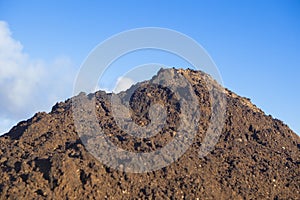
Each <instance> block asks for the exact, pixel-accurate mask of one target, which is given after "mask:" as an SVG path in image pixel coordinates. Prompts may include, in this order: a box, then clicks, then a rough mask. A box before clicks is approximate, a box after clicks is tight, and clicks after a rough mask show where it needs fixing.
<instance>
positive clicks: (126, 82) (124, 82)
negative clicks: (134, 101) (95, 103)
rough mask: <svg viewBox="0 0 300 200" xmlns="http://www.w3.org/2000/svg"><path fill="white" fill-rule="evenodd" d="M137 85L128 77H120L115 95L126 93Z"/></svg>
mask: <svg viewBox="0 0 300 200" xmlns="http://www.w3.org/2000/svg"><path fill="white" fill-rule="evenodd" d="M134 83H135V81H134V80H132V79H131V78H128V77H123V76H121V77H119V78H118V80H117V84H116V86H115V89H114V90H113V91H114V92H115V93H118V92H121V91H125V90H127V89H129V88H130V86H132V85H133V84H134Z"/></svg>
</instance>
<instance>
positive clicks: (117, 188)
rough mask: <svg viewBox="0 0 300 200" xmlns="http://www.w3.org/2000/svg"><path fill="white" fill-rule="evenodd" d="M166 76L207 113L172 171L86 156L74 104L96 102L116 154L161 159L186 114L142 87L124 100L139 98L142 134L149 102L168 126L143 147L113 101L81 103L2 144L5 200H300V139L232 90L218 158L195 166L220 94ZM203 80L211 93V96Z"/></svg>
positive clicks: (99, 97)
mask: <svg viewBox="0 0 300 200" xmlns="http://www.w3.org/2000/svg"><path fill="white" fill-rule="evenodd" d="M168 70H171V71H172V73H175V74H176V73H180V74H182V75H183V76H185V77H186V78H187V80H188V81H189V82H190V83H191V85H192V86H193V90H194V91H195V94H196V95H197V98H198V100H199V105H200V110H201V120H200V123H199V127H198V133H197V135H196V137H195V138H194V140H193V143H192V145H191V146H190V147H189V149H188V150H187V151H186V152H185V153H184V154H183V156H182V157H180V158H179V159H178V160H177V161H176V162H173V163H172V164H171V165H169V166H167V167H164V168H162V169H159V170H156V171H152V172H147V173H127V172H123V171H119V170H115V169H113V168H110V167H108V166H106V165H104V164H102V163H101V162H99V161H98V160H97V159H95V158H94V157H93V156H92V155H91V154H90V153H89V152H88V151H87V150H86V147H85V146H84V145H83V142H82V140H81V139H83V138H81V139H80V138H79V136H78V134H77V132H76V129H75V126H74V120H73V114H72V103H71V102H72V99H74V98H77V97H78V96H81V97H85V98H86V101H90V100H91V99H95V100H96V105H95V108H96V110H97V116H98V120H99V125H100V126H101V127H102V128H103V129H104V130H105V131H104V132H105V135H106V136H107V137H109V138H110V140H111V141H112V142H113V143H114V144H115V145H118V146H119V147H122V148H124V149H126V150H129V151H133V152H151V151H155V150H156V149H159V148H162V147H163V146H164V145H166V144H167V143H168V142H169V141H171V140H172V138H173V137H174V135H176V129H177V122H178V120H179V113H180V108H178V106H177V104H176V99H172V94H171V93H170V91H168V90H167V89H166V88H162V87H159V86H157V85H151V84H150V82H144V83H140V84H137V85H136V86H133V87H132V88H131V89H129V90H128V91H127V92H125V93H124V92H123V93H121V94H120V96H122V97H123V98H125V99H126V98H127V97H126V94H127V93H129V91H130V90H131V91H133V90H135V91H134V93H133V95H132V96H131V98H130V99H129V105H130V107H131V112H132V119H133V120H134V121H135V122H136V123H137V124H138V125H141V126H145V125H147V124H148V123H149V113H148V112H147V109H148V108H149V105H150V104H151V102H162V103H163V104H164V105H167V111H168V117H167V119H166V120H167V124H166V125H165V127H164V128H163V129H162V131H161V132H160V133H159V134H157V135H155V136H153V137H151V138H146V139H137V138H134V137H132V136H130V135H128V134H126V133H124V132H123V131H122V130H120V128H119V127H118V126H117V125H116V123H115V121H114V118H113V116H112V112H111V105H110V101H109V98H110V95H111V94H106V93H105V92H101V91H99V92H96V93H94V94H89V95H85V94H80V95H78V96H77V97H73V98H72V99H69V100H67V101H65V102H62V103H58V104H56V105H55V106H54V107H53V109H52V111H51V112H50V113H44V112H43V113H37V114H35V115H34V116H33V117H32V118H31V119H29V120H27V121H23V122H20V123H19V124H18V125H17V126H15V127H13V128H12V129H11V130H10V131H9V132H8V133H7V134H5V135H3V136H1V137H0V163H1V164H0V166H1V167H0V177H1V178H0V199H300V168H299V165H300V138H299V136H297V135H296V134H295V133H294V132H293V131H292V130H290V129H289V127H287V126H286V125H285V124H284V123H283V122H281V121H280V120H277V119H273V118H272V117H271V116H267V115H265V114H264V112H263V111H261V110H260V109H259V108H257V107H256V106H255V105H253V104H252V103H251V102H250V100H249V99H246V98H242V97H239V96H238V95H236V94H234V93H232V92H231V91H229V90H226V92H224V93H223V95H225V97H226V99H227V109H226V114H225V124H224V127H223V129H222V134H221V136H220V138H219V140H218V142H217V144H216V145H215V148H214V149H213V150H212V151H211V152H210V153H209V154H208V155H207V156H206V157H204V158H199V156H198V151H199V148H200V146H201V141H202V140H203V138H204V137H205V134H206V130H207V128H208V125H209V120H210V117H211V114H212V112H214V111H213V109H211V106H210V105H211V99H210V98H209V92H211V91H212V90H218V87H220V86H218V85H217V84H216V83H215V82H214V81H213V80H212V79H211V78H209V76H207V75H205V74H204V73H202V72H199V71H193V70H175V69H168ZM162 71H163V70H162ZM159 73H161V72H159ZM204 80H210V81H211V82H212V83H213V84H212V85H213V86H214V87H213V88H208V87H206V84H205V81H204ZM88 117H89V116H88V114H87V115H86V118H85V117H83V118H82V120H88ZM108 156H109V155H108ZM124 167H126V166H124Z"/></svg>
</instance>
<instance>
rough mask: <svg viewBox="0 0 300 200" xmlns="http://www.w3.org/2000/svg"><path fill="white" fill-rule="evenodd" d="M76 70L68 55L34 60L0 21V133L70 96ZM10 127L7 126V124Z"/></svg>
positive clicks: (5, 24)
mask: <svg viewBox="0 0 300 200" xmlns="http://www.w3.org/2000/svg"><path fill="white" fill-rule="evenodd" d="M74 77H75V69H74V67H72V63H71V60H70V59H69V58H67V57H59V58H56V59H54V61H53V62H51V63H45V62H44V61H43V60H41V59H39V60H33V59H32V58H30V56H29V55H27V54H26V53H24V52H23V46H22V44H21V43H20V42H19V41H17V40H15V39H14V38H13V37H12V34H11V32H10V30H9V27H8V25H7V23H6V22H4V21H0V121H1V123H0V126H1V127H0V133H1V132H3V131H7V130H8V126H11V124H12V123H14V122H17V121H19V120H21V119H25V118H28V117H30V115H32V114H33V113H34V112H36V111H38V110H49V109H50V108H51V106H52V105H53V104H54V103H55V102H56V101H61V100H64V99H65V98H67V97H69V96H71V94H72V86H73V80H74ZM6 126H7V127H6Z"/></svg>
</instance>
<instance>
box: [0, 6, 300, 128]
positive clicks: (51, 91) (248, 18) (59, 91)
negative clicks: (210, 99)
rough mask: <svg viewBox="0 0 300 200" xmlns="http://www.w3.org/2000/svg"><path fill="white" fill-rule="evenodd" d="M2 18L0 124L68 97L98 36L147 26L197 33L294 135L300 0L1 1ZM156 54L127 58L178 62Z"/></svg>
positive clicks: (227, 78) (237, 82)
mask: <svg viewBox="0 0 300 200" xmlns="http://www.w3.org/2000/svg"><path fill="white" fill-rule="evenodd" d="M0 20H1V21H2V24H0V25H1V26H0V28H1V29H0V33H1V31H2V33H1V37H2V38H0V45H2V48H1V46H0V73H2V75H1V74H0V121H1V122H0V132H5V131H7V130H8V129H9V127H10V126H12V125H13V124H15V123H16V122H18V121H20V120H23V119H26V118H29V117H30V116H32V115H33V114H34V113H35V112H36V111H39V110H45V111H49V109H50V108H51V106H52V105H53V104H54V103H55V102H56V101H61V100H64V99H65V98H68V97H70V96H71V95H72V90H73V87H72V86H73V81H74V78H75V76H76V73H77V72H78V70H79V68H80V65H81V64H82V62H83V61H84V59H85V58H86V57H87V56H88V54H89V52H90V51H91V50H92V49H93V48H94V47H95V46H96V45H97V44H99V43H100V42H102V41H103V40H105V39H107V38H108V37H110V36H112V35H114V34H117V33H119V32H122V31H125V30H129V29H133V28H141V27H149V26H150V27H162V28H169V29H174V30H176V31H179V32H181V33H184V34H186V35H188V36H190V37H191V38H193V39H194V40H196V41H197V42H198V43H199V44H201V45H202V46H203V47H204V48H205V49H206V50H207V52H208V53H209V54H210V56H211V57H212V58H213V60H214V61H215V63H216V64H217V66H218V68H219V71H220V73H221V76H222V79H223V82H224V85H225V87H227V88H229V89H230V90H232V91H234V92H236V93H237V94H239V95H241V96H246V97H249V98H251V100H252V102H253V103H254V104H256V105H257V106H258V107H260V108H262V109H263V110H264V111H265V112H266V113H267V114H271V115H272V116H273V117H276V118H279V119H281V120H283V121H284V122H285V123H286V124H288V125H289V126H290V127H291V128H292V129H293V130H294V131H296V132H297V133H300V123H299V122H300V121H299V117H298V113H300V106H299V104H298V102H299V100H300V94H299V86H300V79H299V75H300V53H299V52H300V37H299V35H300V1H291V0H282V1H176V0H175V1H155V0H154V1H146V0H145V1H138V0H136V1H105V2H104V1H79V0H78V1H73V0H72V1H71V0H68V1H66V0H62V1H50V0H49V1H47V0H45V1H37V0H35V1H33V0H27V1H15V0H7V1H1V0H0ZM1 40H2V41H1ZM1 49H2V51H1ZM7 49H9V51H8V50H7ZM1 54H3V55H1ZM154 54H155V53H153V54H151V56H149V57H147V56H145V54H144V55H141V54H137V55H135V56H133V57H132V59H133V60H134V59H138V60H139V63H134V64H140V63H142V62H145V61H147V62H150V61H151V62H155V61H156V60H155V59H157V60H158V61H164V62H166V63H168V64H170V65H174V66H180V65H184V62H182V61H180V60H178V59H177V58H176V59H175V58H172V57H170V56H168V55H162V56H157V55H156V54H155V55H154ZM147 55H148V54H147ZM129 58H131V57H130V56H129ZM1 59H2V60H1ZM164 59H165V60H164ZM20 60H21V61H20ZM12 62H13V64H12V65H10V64H11V63H12ZM131 62H133V61H132V60H131V61H130V60H129V59H128V58H127V60H126V61H124V62H123V63H122V62H119V63H120V65H119V66H117V64H118V63H116V64H115V68H114V70H112V71H111V72H110V73H111V74H109V75H111V76H113V75H114V76H113V78H112V79H114V80H116V79H117V78H118V76H121V75H122V73H124V72H126V71H127V70H128V66H129V63H131ZM11 66H13V67H11ZM12 69H13V70H12ZM29 72H30V73H29ZM108 77H109V76H108ZM104 82H105V81H104ZM21 83H23V84H21ZM22 85H24V88H22V87H21V86H22ZM62 85H64V87H62ZM105 87H111V84H107V85H105ZM11 88H12V89H11ZM12 99H13V100H12Z"/></svg>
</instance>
